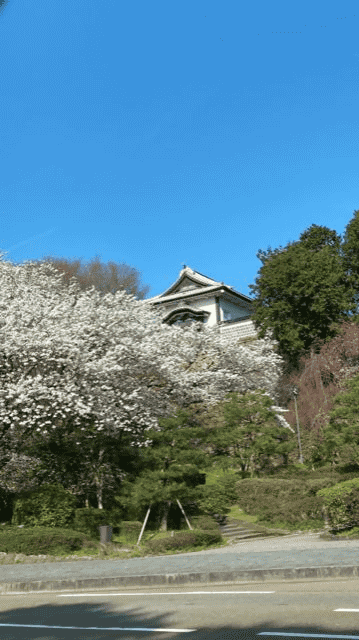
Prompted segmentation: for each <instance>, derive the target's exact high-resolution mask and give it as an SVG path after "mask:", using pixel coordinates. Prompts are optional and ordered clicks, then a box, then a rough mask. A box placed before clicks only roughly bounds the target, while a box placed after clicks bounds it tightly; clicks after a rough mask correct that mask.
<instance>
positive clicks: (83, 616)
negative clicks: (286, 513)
mask: <svg viewBox="0 0 359 640" xmlns="http://www.w3.org/2000/svg"><path fill="white" fill-rule="evenodd" d="M6 597H7V598H10V597H11V596H6ZM16 597H17V598H19V596H16ZM24 597H25V598H28V597H29V596H24ZM5 602H6V601H5ZM2 604H3V605H4V600H3V602H2ZM19 604H20V602H19ZM111 608H112V605H111V604H110V603H108V602H107V603H103V602H97V603H95V602H93V603H90V604H89V603H76V604H75V603H74V604H53V603H46V604H43V605H40V606H33V607H28V606H26V604H25V605H24V607H22V606H19V607H17V608H12V609H9V610H7V611H1V612H0V624H1V626H0V638H4V639H6V640H15V639H16V640H20V639H21V640H23V639H24V638H29V639H36V640H52V639H59V638H64V639H66V640H70V639H71V640H72V639H73V638H74V639H75V638H76V639H77V638H81V640H86V639H87V638H89V639H90V638H91V639H92V638H96V640H100V639H102V638H121V639H123V640H129V639H132V638H147V637H150V638H156V639H157V638H158V639H159V640H166V639H167V638H173V639H174V640H177V638H178V639H179V638H181V639H184V638H185V639H186V640H235V639H243V640H255V639H257V640H260V639H261V640H271V639H272V640H274V639H275V640H280V639H281V638H285V637H286V634H287V633H300V634H311V633H312V634H323V637H324V636H327V635H340V636H356V637H357V638H358V640H359V631H358V632H356V631H354V630H353V629H354V627H353V626H352V628H351V629H349V628H348V629H344V627H343V626H341V628H340V630H339V629H338V627H336V626H335V625H332V626H331V627H330V626H328V627H325V628H324V627H323V626H310V627H309V626H306V625H303V626H298V625H296V626H294V625H293V626H285V627H278V626H275V625H274V623H273V621H271V620H268V621H266V622H261V624H259V625H253V626H240V625H233V626H232V625H228V626H218V627H216V628H214V627H213V626H211V627H205V628H204V627H202V628H197V629H196V631H193V632H192V631H191V632H167V631H163V632H162V631H145V629H169V628H173V627H175V628H176V629H178V628H180V627H181V625H178V624H175V625H174V623H173V619H172V622H171V618H172V615H173V613H174V612H172V611H170V610H169V611H168V612H166V613H165V614H162V615H153V616H151V615H148V612H144V611H143V610H142V609H141V607H131V609H129V610H127V611H126V612H123V611H111ZM239 617H240V613H239ZM2 625H6V626H2ZM7 625H10V626H7ZM11 625H48V626H49V627H51V626H60V627H62V628H61V629H51V628H43V629H41V628H31V626H26V627H21V626H19V627H12V626H11ZM183 626H184V627H186V625H183ZM63 627H77V628H75V629H64V628H63ZM81 627H82V628H81ZM84 627H96V629H93V630H89V629H84ZM109 627H121V628H127V629H128V628H130V629H133V628H136V629H139V628H140V629H143V631H140V630H135V631H132V630H131V631H126V630H121V629H119V630H111V629H106V628H109ZM193 627H195V625H192V628H193ZM356 628H357V629H358V626H357V627H356ZM261 631H267V632H268V631H273V632H277V633H278V632H280V633H281V635H280V636H274V635H273V636H271V635H268V636H259V635H258V634H259V633H260V632H261ZM318 640H320V639H319V638H318Z"/></svg>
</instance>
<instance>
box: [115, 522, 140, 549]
mask: <svg viewBox="0 0 359 640" xmlns="http://www.w3.org/2000/svg"><path fill="white" fill-rule="evenodd" d="M141 529H142V522H139V521H138V520H132V521H131V520H124V521H123V522H121V529H120V532H121V536H122V537H123V538H124V539H125V540H126V542H129V543H130V544H131V543H132V544H135V543H136V542H137V540H138V537H139V535H140V533H141Z"/></svg>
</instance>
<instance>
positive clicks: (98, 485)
mask: <svg viewBox="0 0 359 640" xmlns="http://www.w3.org/2000/svg"><path fill="white" fill-rule="evenodd" d="M104 452H105V450H104V449H101V451H100V453H99V466H100V469H101V461H102V458H103V454H104ZM102 489H103V474H102V472H101V470H100V472H99V474H98V475H97V476H96V496H97V508H98V509H103V504H102Z"/></svg>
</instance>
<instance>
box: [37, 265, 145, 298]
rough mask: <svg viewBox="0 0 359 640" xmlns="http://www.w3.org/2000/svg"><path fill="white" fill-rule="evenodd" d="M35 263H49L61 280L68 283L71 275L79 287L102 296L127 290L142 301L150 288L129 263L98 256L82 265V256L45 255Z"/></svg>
mask: <svg viewBox="0 0 359 640" xmlns="http://www.w3.org/2000/svg"><path fill="white" fill-rule="evenodd" d="M34 263H35V264H49V263H50V264H51V265H52V266H53V267H55V269H56V270H57V271H59V273H62V274H64V278H63V282H64V283H66V284H67V285H68V284H69V283H70V280H71V278H76V281H77V282H78V284H79V286H80V289H81V290H82V291H86V290H87V289H89V288H91V287H92V286H94V287H95V289H96V290H97V291H99V293H100V294H101V295H104V294H106V293H113V294H115V293H116V291H126V293H128V294H130V295H133V296H135V298H137V299H138V300H143V299H144V298H145V297H146V295H147V294H148V292H149V290H150V287H149V286H142V285H141V274H140V272H139V271H138V270H137V269H135V267H130V266H129V265H128V264H126V263H124V262H122V263H117V262H113V261H110V262H108V263H107V264H104V263H103V262H101V261H100V259H99V258H98V257H96V258H92V260H90V261H89V262H87V263H85V264H82V258H81V259H75V260H70V259H68V258H56V257H53V256H45V257H43V258H41V259H40V260H37V261H34Z"/></svg>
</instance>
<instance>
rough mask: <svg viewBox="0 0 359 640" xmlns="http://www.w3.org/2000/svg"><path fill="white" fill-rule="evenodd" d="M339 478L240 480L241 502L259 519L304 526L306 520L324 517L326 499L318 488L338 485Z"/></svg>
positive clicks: (238, 496)
mask: <svg viewBox="0 0 359 640" xmlns="http://www.w3.org/2000/svg"><path fill="white" fill-rule="evenodd" d="M337 482H338V480H337V477H335V478H334V477H330V476H327V477H323V478H315V479H310V478H295V479H279V478H276V479H274V478H273V479H272V478H264V479H254V478H253V479H251V478H245V479H244V480H240V481H239V482H238V483H237V486H236V489H237V500H238V505H239V507H241V508H242V509H243V510H244V511H245V512H246V513H248V514H249V515H257V516H258V522H272V523H275V522H278V521H281V522H286V523H288V524H290V525H300V524H301V523H303V521H308V520H316V521H322V520H323V506H324V501H323V497H322V496H321V495H318V491H320V490H321V489H326V488H328V487H331V486H333V485H335V484H336V483H337Z"/></svg>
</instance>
